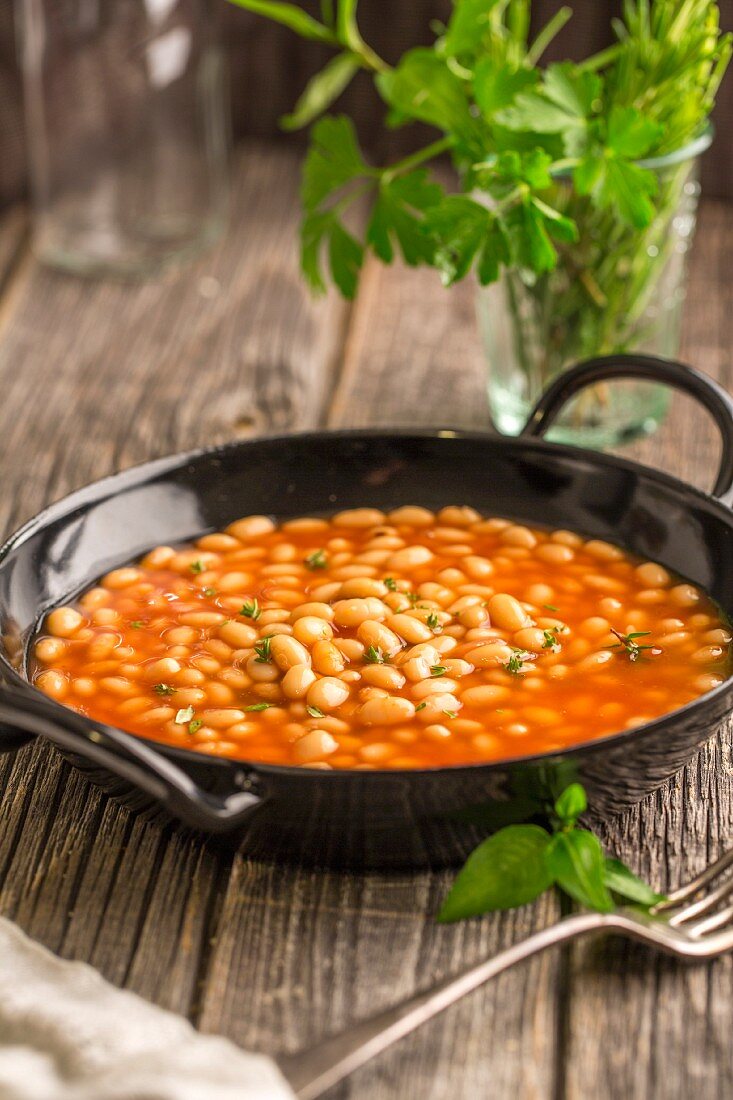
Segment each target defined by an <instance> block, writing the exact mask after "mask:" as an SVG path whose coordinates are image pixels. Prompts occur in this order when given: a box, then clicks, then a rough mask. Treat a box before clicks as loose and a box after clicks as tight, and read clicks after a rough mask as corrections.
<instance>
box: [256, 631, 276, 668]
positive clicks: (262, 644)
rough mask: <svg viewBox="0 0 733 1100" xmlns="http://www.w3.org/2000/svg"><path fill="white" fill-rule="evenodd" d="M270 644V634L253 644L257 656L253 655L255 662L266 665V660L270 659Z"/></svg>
mask: <svg viewBox="0 0 733 1100" xmlns="http://www.w3.org/2000/svg"><path fill="white" fill-rule="evenodd" d="M271 645H272V636H271V635H270V634H268V635H267V637H265V638H263V639H262V640H261V641H259V642H257V644H256V645H255V653H256V654H257V656H256V657H255V662H256V663H257V664H260V665H266V664H267V662H268V661H269V660H270V646H271Z"/></svg>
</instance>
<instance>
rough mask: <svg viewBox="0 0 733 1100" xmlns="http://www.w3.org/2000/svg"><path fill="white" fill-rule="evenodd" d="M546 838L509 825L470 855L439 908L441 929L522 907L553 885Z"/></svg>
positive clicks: (544, 834)
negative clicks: (450, 924) (444, 924)
mask: <svg viewBox="0 0 733 1100" xmlns="http://www.w3.org/2000/svg"><path fill="white" fill-rule="evenodd" d="M549 843H550V836H549V834H548V833H547V832H546V831H545V829H542V828H540V826H539V825H508V826H507V827H506V828H505V829H501V830H500V832H498V833H494V835H493V836H490V837H489V838H488V839H487V840H485V841H484V842H483V843H482V844H479V846H478V848H476V849H475V851H473V852H472V853H471V855H470V856H469V857H468V859H467V860H466V863H465V864H464V866H463V868H462V869H461V871H460V872H459V874H458V877H457V878H456V880H455V882H454V883H453V887H452V889H451V891H450V893H449V894H448V897H447V898H446V899H445V901H444V902H443V905H442V907H441V910H440V913H439V914H438V920H439V921H441V922H442V923H448V922H450V921H455V920H462V919H463V918H464V917H474V916H478V915H479V914H480V913H488V912H491V911H492V910H495V909H514V908H516V907H517V906H519V905H526V904H527V903H528V902H530V901H534V899H535V898H536V897H539V895H540V894H542V893H544V891H545V890H547V889H548V888H549V887H550V886H551V885H552V875H551V873H550V872H549V870H548V868H547V864H546V860H545V854H546V852H547V846H548V844H549Z"/></svg>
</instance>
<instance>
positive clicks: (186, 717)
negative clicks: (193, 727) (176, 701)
mask: <svg viewBox="0 0 733 1100" xmlns="http://www.w3.org/2000/svg"><path fill="white" fill-rule="evenodd" d="M193 716H194V709H193V707H183V708H182V709H181V710H179V711H178V713H177V714H176V716H175V718H174V719H173V721H174V722H175V723H176V725H177V726H185V725H186V724H187V723H188V722H190V721H191V720H192V718H193Z"/></svg>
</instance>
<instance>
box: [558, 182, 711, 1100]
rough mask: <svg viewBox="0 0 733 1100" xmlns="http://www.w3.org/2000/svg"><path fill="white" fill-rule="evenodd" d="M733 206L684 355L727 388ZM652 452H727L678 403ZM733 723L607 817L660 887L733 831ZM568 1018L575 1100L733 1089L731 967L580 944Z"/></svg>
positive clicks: (614, 839) (695, 302) (706, 231)
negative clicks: (664, 782) (627, 808)
mask: <svg viewBox="0 0 733 1100" xmlns="http://www.w3.org/2000/svg"><path fill="white" fill-rule="evenodd" d="M732 243H733V210H731V209H730V207H725V206H723V205H722V204H707V205H706V206H705V207H704V208H703V213H702V218H701V224H700V236H699V239H698V244H697V248H696V250H695V252H694V253H693V263H692V270H691V279H690V290H689V295H688V301H687V308H686V320H685V335H684V342H683V349H682V357H683V358H684V359H685V360H686V361H688V362H690V363H692V364H693V365H695V366H698V367H700V368H701V369H702V370H704V371H707V372H708V373H709V374H711V375H713V376H714V377H716V378H718V379H720V380H721V381H722V382H723V383H724V384H725V385H726V386H727V387H728V388H729V389H730V388H731V384H732V383H733V365H732V364H731V361H730V356H729V354H728V349H729V348H730V346H731V340H732V339H733V289H731V286H730V283H729V281H728V279H727V277H726V274H725V273H726V270H727V264H728V256H729V255H730V248H731V244H732ZM634 450H635V452H636V453H637V454H638V455H639V457H641V458H642V459H643V460H644V461H648V462H649V463H650V464H651V465H656V466H659V467H661V468H663V469H665V470H667V471H671V472H674V473H676V474H677V475H678V476H680V477H683V478H685V479H687V480H691V481H693V482H695V483H697V484H700V485H701V486H703V487H704V488H709V487H710V484H711V482H712V480H713V474H714V471H715V468H716V463H717V456H718V453H719V450H720V447H719V443H718V440H717V439H716V438H715V431H714V429H713V428H712V426H711V423H710V421H709V420H708V418H707V416H706V415H704V414H701V413H700V412H699V411H698V410H696V409H694V408H693V407H692V403H691V402H689V401H688V400H686V399H685V400H684V401H682V400H680V401H675V403H674V407H673V411H672V414H671V416H670V418H669V421H668V423H666V424H665V426H664V428H663V429H662V430H661V431H660V433H659V434H658V436H656V437H654V438H652V439H650V440H646V441H645V442H644V443H641V444H638V445H637V446H636V447H635V448H634ZM732 776H733V768H732V767H731V726H730V724H728V725H727V726H726V727H725V728H724V729H723V731H722V732H721V734H720V736H719V737H717V738H716V739H715V740H714V741H713V742H712V743H711V744H710V745H708V746H707V748H706V749H705V750H704V751H703V752H702V753H701V754H700V756H699V757H698V759H697V760H695V761H694V762H693V763H692V764H691V765H690V766H689V767H688V768H685V770H684V772H683V773H682V774H681V775H680V776H678V777H677V778H676V779H675V780H674V781H673V782H672V783H671V784H670V785H669V786H668V787H665V788H663V789H662V790H661V791H659V792H657V793H656V794H655V795H653V796H652V797H650V798H647V799H646V800H645V801H644V802H643V803H642V804H641V805H640V806H638V807H637V808H635V809H634V810H633V811H631V812H630V813H627V814H625V815H623V816H622V817H620V818H618V819H617V820H616V821H612V822H609V823H608V824H607V826H606V827H605V828H604V830H603V838H604V842H605V843H606V845H607V847H608V848H609V850H612V851H613V852H614V853H616V854H617V855H618V856H620V858H622V859H624V860H626V861H627V862H629V863H630V864H631V865H632V866H633V867H635V868H636V869H638V870H639V871H641V872H642V873H643V874H644V875H646V876H648V877H649V879H650V880H651V881H652V882H655V883H658V884H659V886H660V887H662V888H666V887H674V886H676V885H678V884H679V883H680V882H683V881H685V880H686V879H687V878H689V877H691V876H692V875H693V874H696V873H697V872H698V871H699V870H701V869H702V868H703V867H704V866H705V865H706V864H707V863H708V862H709V861H710V860H712V859H714V858H715V856H716V855H717V854H718V853H719V852H720V850H722V849H724V848H725V847H728V846H730V844H731V841H732V840H733V780H732V778H731V777H732ZM571 957H572V968H571V973H570V977H569V994H568V999H567V1004H568V1006H569V1013H568V1019H567V1021H566V1025H565V1035H566V1039H567V1050H566V1053H565V1081H566V1091H565V1095H566V1096H567V1097H568V1098H569V1100H581V1097H587V1096H588V1093H589V1088H590V1089H591V1094H592V1096H593V1098H594V1100H616V1098H617V1097H618V1098H620V1097H641V1096H643V1097H646V1098H649V1100H676V1098H678V1097H679V1098H682V1097H689V1096H692V1095H694V1096H695V1097H698V1098H699V1100H708V1098H709V1100H713V1098H718V1097H721V1096H728V1095H730V1094H731V1093H732V1092H733V1052H732V1051H731V1046H730V1043H729V1042H728V1041H727V1036H728V1035H729V1034H730V1030H731V1026H733V1008H732V1007H731V1006H732V1005H733V965H732V964H731V960H730V959H722V960H719V961H718V962H716V963H713V964H711V965H709V966H703V967H697V968H690V969H689V970H688V969H685V968H682V967H680V966H675V965H674V964H671V963H669V962H668V961H666V960H663V959H661V958H659V957H655V956H654V955H652V954H651V953H649V952H646V951H642V950H637V949H631V948H630V947H629V946H628V944H624V943H622V942H621V941H609V942H607V943H606V944H604V945H603V946H602V947H600V948H595V949H594V948H577V949H574V950H573V952H572V956H571Z"/></svg>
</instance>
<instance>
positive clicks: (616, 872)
mask: <svg viewBox="0 0 733 1100" xmlns="http://www.w3.org/2000/svg"><path fill="white" fill-rule="evenodd" d="M603 878H604V881H605V883H606V886H607V887H608V889H609V890H612V891H613V892H614V894H618V895H619V897H622V898H626V899H627V900H628V901H635V902H636V903H637V904H638V905H643V906H645V907H646V908H648V909H649V908H651V906H652V905H657V904H658V903H659V902H660V901H664V898H665V895H664V894H657V893H656V892H655V891H654V890H652V888H651V886H648V885H647V883H646V882H643V881H642V880H641V879H640V878H638V877H637V876H636V875H635V874H634V873H633V871H630V870H629V868H628V867H627V866H626V864H625V863H622V862H621V860H620V859H611V858H607V859H606V863H605V866H604V870H603Z"/></svg>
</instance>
